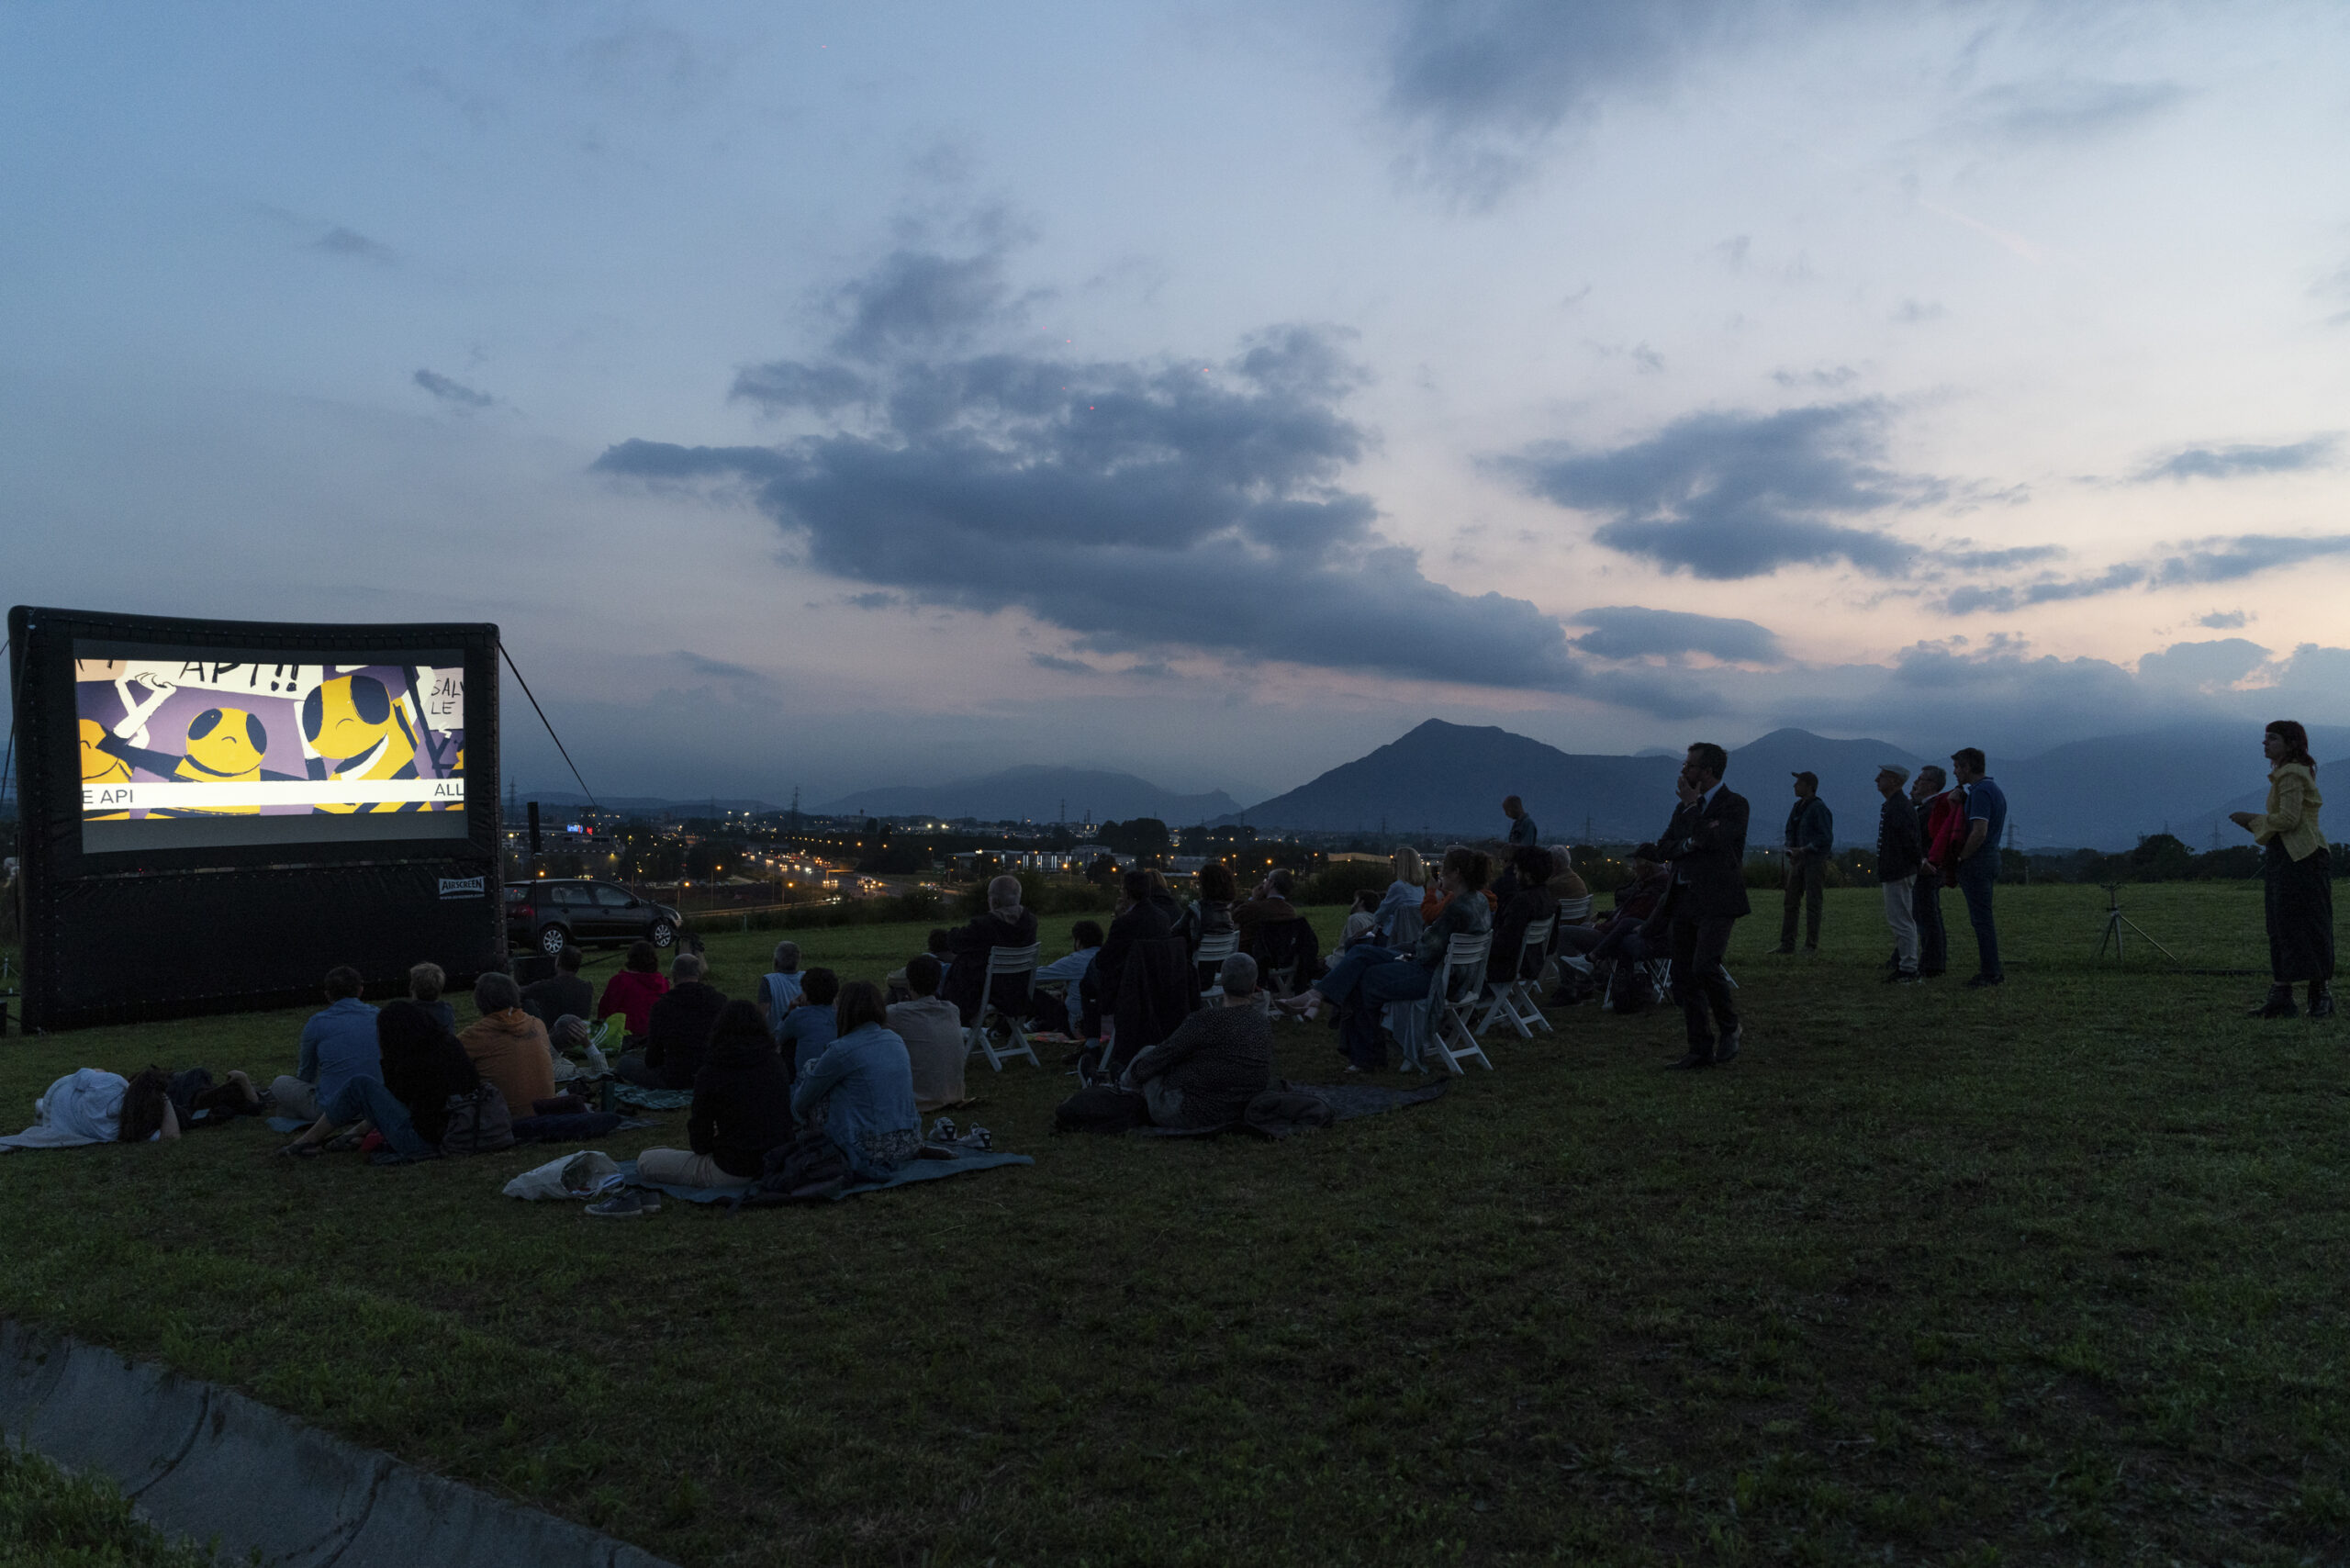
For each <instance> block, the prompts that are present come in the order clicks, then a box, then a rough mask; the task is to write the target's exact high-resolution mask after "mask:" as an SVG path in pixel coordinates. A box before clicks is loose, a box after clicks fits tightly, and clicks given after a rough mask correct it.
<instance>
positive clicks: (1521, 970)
mask: <svg viewBox="0 0 2350 1568" xmlns="http://www.w3.org/2000/svg"><path fill="white" fill-rule="evenodd" d="M1512 858H1513V859H1514V860H1515V862H1516V866H1515V869H1516V872H1517V890H1516V891H1515V892H1513V893H1512V894H1511V895H1510V897H1509V902H1506V903H1505V904H1503V905H1502V908H1501V913H1499V914H1497V915H1495V916H1494V945H1493V947H1492V949H1491V950H1490V951H1489V952H1488V953H1487V955H1486V958H1485V978H1486V979H1488V980H1493V981H1494V982H1495V983H1496V984H1500V983H1504V982H1506V981H1509V980H1532V979H1533V978H1534V976H1535V975H1536V974H1537V973H1538V972H1539V970H1540V969H1541V968H1542V958H1543V952H1544V951H1546V950H1547V949H1545V950H1538V951H1536V952H1534V953H1532V954H1527V953H1525V952H1524V949H1525V946H1526V928H1527V926H1529V925H1532V924H1536V923H1537V922H1539V921H1544V920H1549V919H1550V918H1551V917H1552V916H1554V915H1556V914H1557V913H1559V898H1558V895H1557V894H1556V893H1553V892H1552V891H1551V890H1550V870H1551V864H1552V862H1551V858H1550V851H1549V850H1547V849H1544V848H1542V847H1541V846H1539V845H1533V844H1527V845H1521V846H1519V847H1518V849H1517V851H1516V854H1515V855H1514V856H1513V857H1512ZM1521 960H1523V961H1522V962H1521Z"/></svg>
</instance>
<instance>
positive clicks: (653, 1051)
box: [612, 953, 774, 1090]
mask: <svg viewBox="0 0 2350 1568" xmlns="http://www.w3.org/2000/svg"><path fill="white" fill-rule="evenodd" d="M708 969H709V965H708V963H707V961H706V960H705V959H704V958H702V956H701V955H700V954H699V953H680V954H678V955H677V957H676V958H673V959H671V960H670V962H669V980H670V986H669V989H668V991H666V993H665V994H664V995H663V996H662V997H661V999H660V1000H659V1001H657V1002H654V1004H653V1010H652V1015H651V1017H650V1019H649V1021H648V1022H649V1024H650V1025H651V1026H650V1027H649V1028H648V1030H647V1031H646V1033H645V1037H644V1049H643V1050H642V1051H631V1052H629V1053H628V1054H627V1055H626V1056H624V1057H622V1058H621V1059H620V1060H618V1061H616V1062H614V1063H613V1064H612V1070H613V1071H614V1072H617V1073H619V1074H620V1075H621V1078H622V1079H624V1080H626V1081H628V1082H631V1083H633V1084H635V1085H636V1086H637V1087H638V1088H640V1089H668V1090H682V1089H691V1088H692V1087H693V1086H694V1080H695V1078H696V1077H698V1076H699V1074H700V1072H701V1063H702V1048H703V1047H704V1046H705V1045H706V1044H707V1043H708V1041H709V1039H710V1031H711V1028H712V1027H713V1026H714V1025H716V1024H717V1023H718V1014H719V1010H720V1009H721V1008H722V1007H724V1006H725V1005H726V993H725V992H724V991H720V990H719V989H718V988H717V987H716V986H714V985H712V984H711V983H710V982H709V981H708V980H704V979H702V976H703V975H704V974H705V973H707V972H708ZM770 978H772V977H770ZM768 1038H769V1040H770V1041H772V1040H773V1038H774V1036H768Z"/></svg>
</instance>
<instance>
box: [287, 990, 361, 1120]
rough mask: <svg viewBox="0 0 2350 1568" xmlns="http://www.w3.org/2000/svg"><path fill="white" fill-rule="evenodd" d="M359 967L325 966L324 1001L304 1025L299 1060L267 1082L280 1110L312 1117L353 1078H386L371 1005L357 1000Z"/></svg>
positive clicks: (296, 1117) (308, 1117)
mask: <svg viewBox="0 0 2350 1568" xmlns="http://www.w3.org/2000/svg"><path fill="white" fill-rule="evenodd" d="M360 983H361V982H360V979H359V971H358V970H357V969H353V968H352V967H351V966H350V965H348V964H337V965H336V966H335V967H334V968H333V969H329V970H328V971H327V1004H326V1006H325V1007H323V1008H321V1009H320V1010H319V1011H318V1012H316V1013H313V1014H310V1018H309V1022H308V1023H307V1024H304V1025H302V1060H301V1063H300V1065H298V1066H297V1067H296V1068H295V1069H294V1076H293V1077H291V1078H280V1079H278V1080H276V1081H274V1082H273V1083H272V1084H270V1086H269V1092H270V1096H271V1098H273V1099H274V1100H275V1101H276V1102H277V1106H276V1112H277V1114H279V1115H281V1116H292V1117H294V1118H295V1119H296V1120H297V1121H304V1122H315V1121H317V1120H318V1119H319V1117H320V1116H321V1115H323V1114H326V1107H327V1104H328V1103H329V1102H330V1101H331V1100H332V1099H333V1098H334V1097H335V1096H336V1095H337V1094H340V1093H341V1092H342V1086H343V1085H344V1084H346V1083H348V1082H350V1081H352V1080H353V1079H354V1078H372V1079H374V1080H375V1081H376V1082H378V1083H381V1082H382V1081H384V1065H383V1055H382V1053H381V1052H380V1051H378V1050H377V1048H376V1046H375V1009H374V1008H373V1007H370V1006H369V1005H368V1004H367V1003H365V1002H362V1001H360V1000H359V988H360Z"/></svg>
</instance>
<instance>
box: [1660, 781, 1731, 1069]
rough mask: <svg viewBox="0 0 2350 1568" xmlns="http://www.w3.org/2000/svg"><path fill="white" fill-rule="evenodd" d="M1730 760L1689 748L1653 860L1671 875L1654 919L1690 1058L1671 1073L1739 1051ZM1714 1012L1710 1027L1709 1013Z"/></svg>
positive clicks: (1709, 1063)
mask: <svg viewBox="0 0 2350 1568" xmlns="http://www.w3.org/2000/svg"><path fill="white" fill-rule="evenodd" d="M1728 767H1729V753H1728V752H1726V751H1724V750H1723V749H1722V748H1721V747H1719V746H1718V745H1714V744H1713V743H1712V742H1711V741H1699V742H1698V743H1697V744H1696V745H1693V746H1691V747H1690V748H1689V759H1688V761H1687V762H1686V763H1685V764H1684V766H1683V767H1682V769H1681V777H1680V778H1678V779H1676V780H1674V782H1673V792H1674V793H1675V794H1676V795H1677V796H1679V797H1680V801H1681V805H1680V808H1679V809H1678V810H1676V811H1675V812H1673V820H1672V821H1671V822H1670V823H1666V824H1665V829H1664V832H1662V834H1658V835H1657V857H1658V858H1659V859H1661V860H1662V861H1664V862H1665V863H1666V864H1668V865H1670V866H1671V867H1672V868H1673V881H1672V884H1671V886H1669V887H1668V888H1667V889H1666V890H1665V895H1664V903H1663V906H1662V908H1661V909H1660V910H1659V912H1658V913H1659V915H1660V916H1661V917H1662V919H1663V920H1664V921H1665V923H1666V930H1667V932H1668V934H1669V937H1670V940H1671V941H1672V944H1673V1000H1674V1001H1676V1002H1679V1003H1680V1004H1681V1014H1682V1016H1683V1018H1684V1019H1685V1020H1687V1022H1688V1025H1689V1050H1688V1054H1687V1055H1685V1056H1684V1057H1683V1058H1681V1059H1680V1060H1679V1061H1676V1062H1673V1063H1671V1064H1669V1065H1671V1066H1673V1067H1676V1068H1699V1067H1717V1066H1720V1065H1721V1064H1723V1063H1726V1062H1729V1061H1730V1060H1732V1059H1734V1058H1736V1057H1737V1055H1738V1048H1739V1045H1740V1027H1739V1018H1738V1009H1737V1008H1736V1007H1734V1006H1732V1005H1731V1004H1730V989H1729V973H1728V971H1726V970H1725V969H1723V968H1722V955H1723V954H1724V953H1726V952H1728V951H1729V934H1730V930H1731V927H1733V926H1734V925H1736V924H1737V923H1738V922H1739V920H1740V918H1741V917H1743V916H1744V915H1746V914H1748V913H1751V909H1752V906H1751V904H1749V903H1748V902H1747V900H1746V819H1747V805H1746V797H1745V796H1743V795H1739V794H1735V793H1733V792H1732V791H1730V790H1727V789H1725V788H1723V786H1722V774H1723V772H1724V770H1725V769H1727V768H1728ZM1708 1008H1710V1009H1711V1010H1712V1014H1713V1016H1712V1022H1711V1025H1710V1026H1709V1025H1708V1024H1707V1009H1708Z"/></svg>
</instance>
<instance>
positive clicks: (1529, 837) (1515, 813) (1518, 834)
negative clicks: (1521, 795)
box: [1502, 795, 1542, 849]
mask: <svg viewBox="0 0 2350 1568" xmlns="http://www.w3.org/2000/svg"><path fill="white" fill-rule="evenodd" d="M1502 815H1504V816H1505V817H1507V818H1508V819H1509V846H1510V847H1511V848H1512V849H1523V848H1525V847H1526V846H1527V845H1529V844H1539V843H1541V842H1542V830H1541V829H1540V828H1539V827H1536V826H1535V825H1534V819H1533V818H1532V817H1530V816H1528V815H1527V814H1526V802H1525V801H1521V800H1519V799H1518V798H1517V797H1516V796H1515V795H1512V796H1510V797H1509V798H1508V799H1506V800H1505V801H1502Z"/></svg>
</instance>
